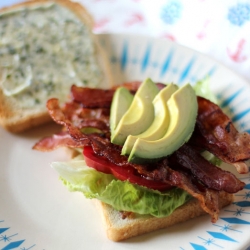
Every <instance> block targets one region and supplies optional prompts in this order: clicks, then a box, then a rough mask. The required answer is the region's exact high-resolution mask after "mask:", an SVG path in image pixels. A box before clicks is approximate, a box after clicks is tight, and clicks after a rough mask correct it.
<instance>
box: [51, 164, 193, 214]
mask: <svg viewBox="0 0 250 250" xmlns="http://www.w3.org/2000/svg"><path fill="white" fill-rule="evenodd" d="M52 167H53V168H54V169H56V170H57V171H58V173H59V175H60V178H61V180H62V181H63V183H64V185H66V187H67V188H68V189H69V190H70V191H79V192H82V193H83V194H84V195H85V197H86V198H96V199H99V200H100V201H103V202H105V203H107V204H109V205H111V206H112V207H113V208H114V209H116V210H119V211H131V212H135V213H137V214H147V215H153V216H156V217H165V216H168V215H170V214H171V213H172V212H173V211H174V210H175V209H176V208H177V207H179V206H181V205H183V204H184V203H185V202H187V201H188V200H189V199H190V198H191V196H190V195H189V194H188V193H187V192H185V191H183V190H181V189H178V188H173V189H171V190H169V191H166V192H159V191H156V190H152V189H148V188H146V187H142V186H138V185H134V184H131V183H130V182H128V181H120V180H117V179H116V178H115V177H114V176H113V175H110V174H104V173H101V172H98V171H96V170H95V169H92V168H89V167H88V166H86V163H85V161H84V160H79V159H78V160H73V161H69V162H54V163H52Z"/></svg>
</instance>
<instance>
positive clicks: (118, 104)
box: [109, 87, 134, 134]
mask: <svg viewBox="0 0 250 250" xmlns="http://www.w3.org/2000/svg"><path fill="white" fill-rule="evenodd" d="M133 98H134V96H133V95H132V94H131V93H130V91H129V90H128V89H126V88H124V87H119V88H118V89H117V90H116V91H115V93H114V96H113V99H112V104H111V108H110V119H109V123H110V130H111V134H113V133H114V131H115V128H116V127H117V125H118V123H119V121H120V120H121V118H122V117H123V115H124V114H125V113H126V111H127V110H128V109H129V107H130V105H131V103H132V101H133Z"/></svg>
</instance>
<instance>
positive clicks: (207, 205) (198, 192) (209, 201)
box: [150, 163, 219, 223]
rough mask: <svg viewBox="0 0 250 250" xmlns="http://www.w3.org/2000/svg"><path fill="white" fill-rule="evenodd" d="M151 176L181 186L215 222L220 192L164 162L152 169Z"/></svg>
mask: <svg viewBox="0 0 250 250" xmlns="http://www.w3.org/2000/svg"><path fill="white" fill-rule="evenodd" d="M150 176H151V177H152V178H153V179H154V180H159V181H165V182H167V183H168V182H169V183H171V184H172V185H174V186H176V187H178V188H181V189H183V190H185V191H186V192H188V193H189V194H190V195H192V196H193V197H194V198H196V199H197V200H198V201H199V203H200V206H201V208H202V209H203V210H204V211H205V212H207V213H208V214H210V215H211V221H212V222H213V223H215V222H216V221H217V220H218V215H219V201H218V197H219V192H218V191H215V190H212V189H209V188H207V187H203V186H202V188H201V185H198V184H197V182H193V181H192V179H193V178H192V176H190V175H187V174H185V173H184V172H182V171H180V170H178V171H176V170H173V169H171V168H170V167H168V166H167V165H165V164H164V163H163V165H161V166H160V168H157V169H156V170H154V171H152V172H151V173H150Z"/></svg>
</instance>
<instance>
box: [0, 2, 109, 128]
mask: <svg viewBox="0 0 250 250" xmlns="http://www.w3.org/2000/svg"><path fill="white" fill-rule="evenodd" d="M0 19H1V21H0V31H1V38H0V39H1V42H0V44H1V46H0V59H1V60H0V125H2V126H3V127H4V128H6V129H7V130H9V131H11V132H22V131H24V130H27V129H29V128H31V127H34V126H38V125H41V124H44V123H46V122H49V121H51V119H50V116H49V115H48V112H47V110H46V101H47V100H48V99H49V98H52V97H56V98H59V99H60V101H62V102H65V101H66V100H67V96H68V89H69V87H70V86H71V85H72V84H73V83H74V84H76V85H77V86H85V87H101V88H109V87H110V86H111V85H112V84H113V79H112V75H111V73H110V72H111V70H110V64H109V60H108V59H107V55H106V53H105V51H103V49H102V48H101V46H100V44H99V42H98V39H97V38H96V36H95V35H94V34H93V33H92V27H93V24H94V22H93V20H92V17H91V16H90V14H89V13H88V12H87V11H86V9H85V8H84V7H83V6H82V5H80V4H78V3H75V2H71V1H67V0H36V1H25V2H22V3H19V4H16V5H13V6H11V7H7V8H3V9H1V10H0ZM110 84H111V85H110Z"/></svg>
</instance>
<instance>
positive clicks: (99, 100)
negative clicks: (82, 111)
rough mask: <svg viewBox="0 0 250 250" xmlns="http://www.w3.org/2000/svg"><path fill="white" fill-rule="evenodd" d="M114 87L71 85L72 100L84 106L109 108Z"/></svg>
mask: <svg viewBox="0 0 250 250" xmlns="http://www.w3.org/2000/svg"><path fill="white" fill-rule="evenodd" d="M114 92H115V90H114V89H94V88H81V87H77V86H76V85H72V87H71V95H72V100H73V101H74V102H77V103H81V105H82V106H83V107H85V108H100V107H102V108H105V107H106V108H107V107H108V108H109V107H110V103H111V102H112V98H113V95H114Z"/></svg>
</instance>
